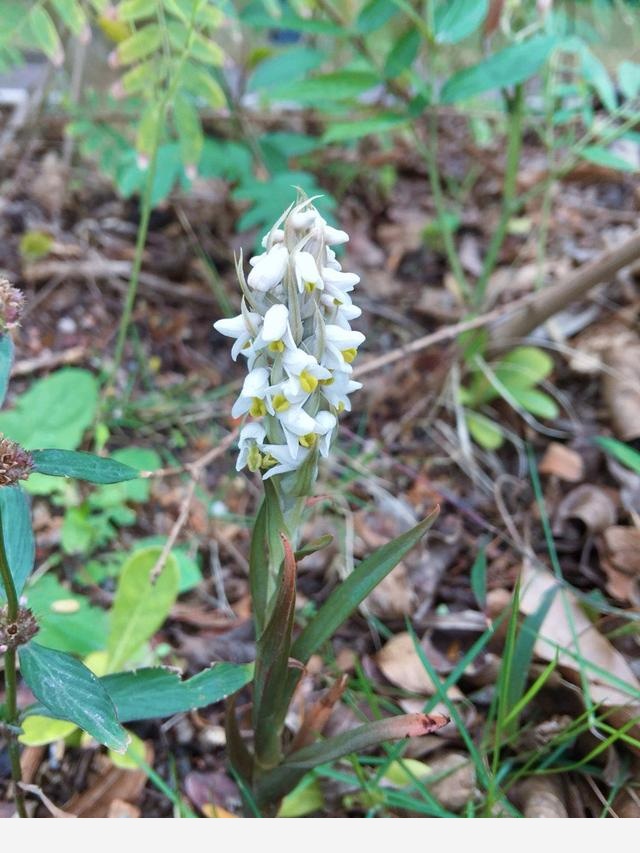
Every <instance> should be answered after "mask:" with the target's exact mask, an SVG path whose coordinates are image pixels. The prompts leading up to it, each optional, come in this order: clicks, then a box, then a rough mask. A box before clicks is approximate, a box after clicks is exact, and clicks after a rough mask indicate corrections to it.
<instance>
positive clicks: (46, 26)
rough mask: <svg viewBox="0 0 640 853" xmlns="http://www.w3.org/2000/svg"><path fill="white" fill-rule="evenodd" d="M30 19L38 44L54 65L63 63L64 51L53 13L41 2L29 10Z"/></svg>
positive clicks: (30, 25) (30, 27) (34, 37)
mask: <svg viewBox="0 0 640 853" xmlns="http://www.w3.org/2000/svg"><path fill="white" fill-rule="evenodd" d="M28 21H29V29H30V30H31V34H32V36H33V39H34V41H35V43H36V46H37V47H38V48H39V49H40V50H41V51H42V52H43V53H44V54H45V55H46V56H48V57H49V59H50V60H51V62H53V64H54V65H61V64H62V61H63V60H64V51H63V49H62V42H61V41H60V37H59V36H58V31H57V30H56V26H55V24H54V23H53V21H52V19H51V15H50V14H49V13H48V12H47V10H46V9H43V8H42V5H41V4H38V5H37V6H34V7H33V8H32V9H31V11H30V12H29V18H28Z"/></svg>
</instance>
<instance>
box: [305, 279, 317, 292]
mask: <svg viewBox="0 0 640 853" xmlns="http://www.w3.org/2000/svg"><path fill="white" fill-rule="evenodd" d="M304 289H305V290H306V291H307V293H313V291H314V290H315V289H316V286H315V284H314V283H313V282H312V281H305V283H304Z"/></svg>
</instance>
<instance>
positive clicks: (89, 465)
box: [31, 449, 140, 485]
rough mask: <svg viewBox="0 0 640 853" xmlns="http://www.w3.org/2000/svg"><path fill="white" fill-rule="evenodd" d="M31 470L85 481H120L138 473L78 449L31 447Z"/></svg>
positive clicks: (138, 474)
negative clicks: (34, 448) (32, 462)
mask: <svg viewBox="0 0 640 853" xmlns="http://www.w3.org/2000/svg"><path fill="white" fill-rule="evenodd" d="M31 456H32V457H33V461H34V466H35V470H36V471H38V472H39V473H40V474H48V475H49V476H50V477H75V478H76V479H77V480H86V481H87V482H88V483H100V484H102V485H104V484H107V483H122V482H124V481H125V480H135V479H136V478H137V477H139V476H140V472H139V471H136V469H135V468H132V467H131V466H130V465H125V464H124V463H122V462H118V461H117V460H115V459H108V458H105V457H104V456H95V455H94V454H93V453H84V452H83V451H79V450H57V449H47V450H32V451H31Z"/></svg>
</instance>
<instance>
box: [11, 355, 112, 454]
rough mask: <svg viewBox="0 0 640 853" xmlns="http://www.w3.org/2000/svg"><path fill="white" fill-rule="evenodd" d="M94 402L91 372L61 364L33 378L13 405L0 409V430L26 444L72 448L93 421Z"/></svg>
mask: <svg viewBox="0 0 640 853" xmlns="http://www.w3.org/2000/svg"><path fill="white" fill-rule="evenodd" d="M97 402H98V383H97V382H96V379H95V377H94V376H93V374H92V373H89V371H88V370H82V369H80V368H76V367H65V368H63V369H62V370H58V371H56V372H55V373H52V374H51V375H50V376H47V377H45V378H44V379H39V380H38V381H37V382H34V384H33V385H32V386H31V388H29V390H28V391H25V392H24V394H21V395H20V397H18V399H17V400H16V403H15V406H14V408H13V409H11V410H9V411H6V412H0V432H3V433H5V435H9V436H11V438H12V439H13V440H14V441H17V442H18V443H19V444H21V445H22V446H23V447H27V448H30V447H57V448H62V449H63V450H75V449H76V448H77V447H78V445H79V444H80V442H81V441H82V436H83V434H84V431H85V430H86V429H87V427H89V426H90V425H91V423H92V422H93V417H94V414H95V410H96V404H97Z"/></svg>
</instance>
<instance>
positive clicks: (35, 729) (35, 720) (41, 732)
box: [18, 714, 78, 746]
mask: <svg viewBox="0 0 640 853" xmlns="http://www.w3.org/2000/svg"><path fill="white" fill-rule="evenodd" d="M77 729H78V727H77V726H76V724H75V723H70V722H68V721H67V720H54V719H52V718H51V717H40V716H38V715H37V714H34V715H33V716H32V717H27V718H26V719H25V720H23V722H22V734H21V735H20V736H19V737H18V740H19V741H20V743H23V744H24V745H25V746H46V745H47V744H48V743H55V742H56V741H57V740H64V739H65V738H66V737H68V736H69V735H70V734H73V732H75V731H77Z"/></svg>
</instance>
